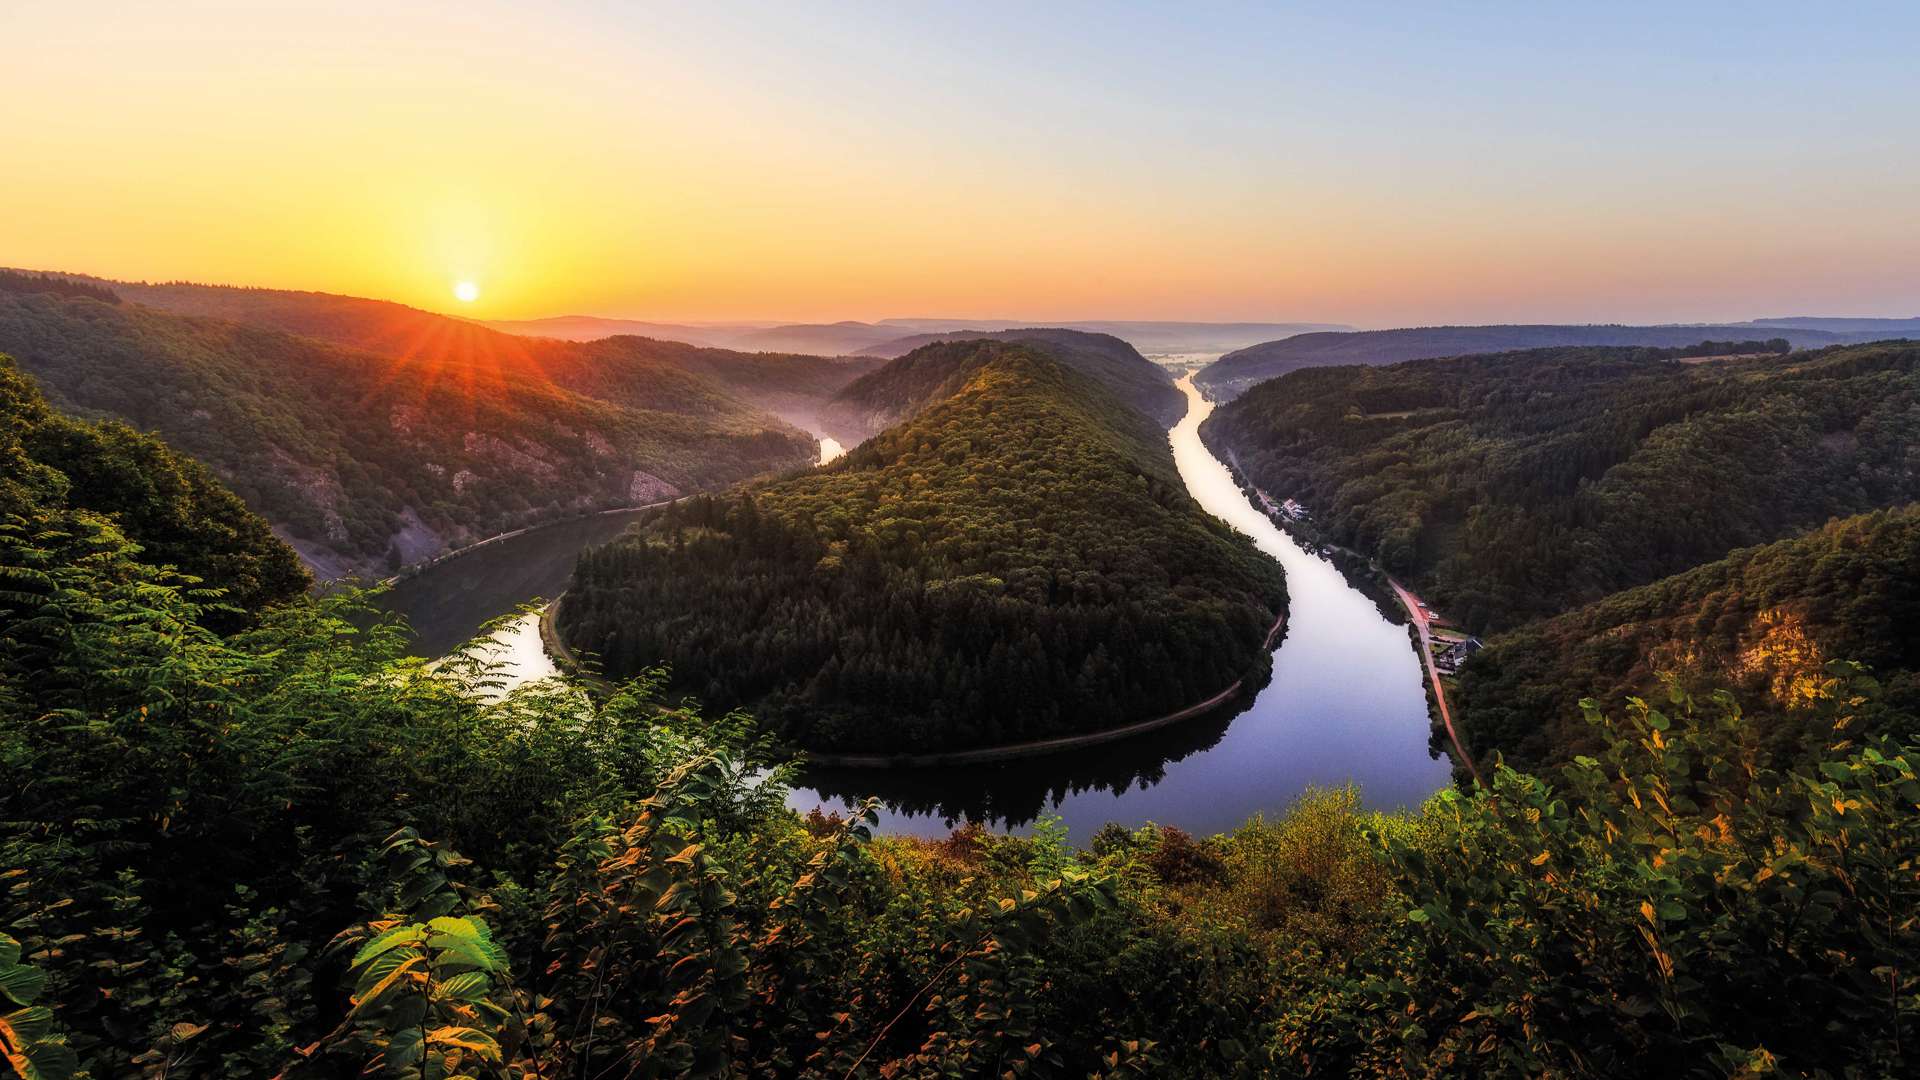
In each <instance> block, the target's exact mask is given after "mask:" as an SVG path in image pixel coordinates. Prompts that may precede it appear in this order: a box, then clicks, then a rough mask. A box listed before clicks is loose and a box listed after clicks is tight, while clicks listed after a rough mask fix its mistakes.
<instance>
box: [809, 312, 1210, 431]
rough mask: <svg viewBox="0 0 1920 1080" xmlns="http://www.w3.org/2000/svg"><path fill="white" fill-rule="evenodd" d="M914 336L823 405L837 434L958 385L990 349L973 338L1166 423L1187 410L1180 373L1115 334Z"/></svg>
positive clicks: (889, 422) (870, 425) (890, 419)
mask: <svg viewBox="0 0 1920 1080" xmlns="http://www.w3.org/2000/svg"><path fill="white" fill-rule="evenodd" d="M907 341H910V342H914V343H915V344H914V345H913V346H912V347H911V351H907V350H902V351H903V352H905V355H901V354H900V353H892V352H889V353H888V355H891V356H893V357H895V359H893V360H892V361H891V362H889V363H888V364H887V365H886V366H885V367H883V368H881V369H880V370H878V371H875V372H873V373H872V374H870V375H867V376H865V377H863V378H861V379H859V380H857V381H855V382H853V383H850V384H848V385H847V387H846V388H845V389H843V390H842V391H840V393H838V394H836V395H835V396H834V397H833V399H832V400H831V401H829V402H827V404H826V405H825V407H823V408H822V410H821V413H820V417H821V421H822V424H823V425H824V426H825V428H826V430H827V431H828V432H829V433H831V434H832V435H833V436H834V437H835V438H838V439H839V440H840V441H842V442H844V443H846V444H848V445H849V446H851V445H856V444H858V443H860V442H861V441H862V440H865V439H867V438H868V437H870V436H873V435H876V434H878V433H880V432H882V431H884V430H886V429H887V428H889V427H892V426H893V425H895V424H897V423H899V422H900V421H902V420H904V419H906V418H908V417H910V416H912V415H914V414H915V413H917V412H919V411H920V410H921V409H924V408H926V407H927V406H928V405H931V404H933V403H934V402H936V401H939V400H940V399H941V398H942V397H944V396H946V395H947V394H949V393H951V392H952V391H953V390H954V389H956V388H958V386H959V385H960V384H961V382H962V381H964V379H965V377H966V374H967V371H966V370H965V369H966V368H967V366H968V365H970V364H976V363H978V362H979V357H980V356H981V355H983V354H979V353H976V352H975V351H974V350H970V349H967V348H965V347H964V343H966V342H970V341H1001V342H1011V343H1016V344H1021V345H1026V346H1029V347H1031V348H1034V349H1037V350H1039V351H1041V352H1044V353H1046V354H1047V355H1048V356H1051V357H1053V358H1054V359H1055V360H1057V361H1059V362H1060V363H1062V364H1064V365H1066V366H1067V367H1069V368H1071V369H1073V370H1075V371H1078V372H1080V373H1081V374H1083V375H1085V376H1087V377H1088V378H1091V379H1093V380H1094V381H1095V382H1098V383H1100V384H1101V385H1102V386H1104V387H1106V388H1107V389H1108V390H1109V391H1110V392H1112V393H1113V394H1114V395H1115V396H1116V397H1118V398H1119V399H1120V400H1121V401H1122V402H1124V403H1126V404H1127V405H1130V406H1132V407H1133V408H1135V409H1137V410H1139V411H1140V412H1142V413H1144V414H1146V415H1147V416H1149V417H1151V418H1152V419H1153V420H1155V421H1157V422H1158V423H1159V424H1160V425H1161V426H1162V427H1172V426H1173V425H1174V424H1176V423H1178V422H1179V421H1180V417H1181V416H1183V415H1184V414H1185V413H1186V408H1187V406H1186V399H1185V398H1184V397H1183V396H1182V395H1181V393H1180V391H1179V390H1177V389H1175V387H1174V385H1173V381H1174V380H1173V376H1172V374H1171V373H1170V372H1168V371H1167V369H1165V368H1163V367H1161V366H1160V365H1159V364H1156V363H1154V362H1153V361H1151V360H1148V359H1147V358H1146V357H1144V356H1141V355H1140V353H1139V350H1137V349H1135V348H1134V347H1133V346H1131V345H1129V344H1127V343H1126V342H1124V341H1122V340H1120V339H1119V338H1117V337H1114V336H1112V335H1111V334H1090V333H1087V332H1085V331H1081V330H1044V329H1043V330H1000V331H993V332H988V333H978V332H973V331H962V332H958V333H953V334H927V335H922V336H921V337H916V338H910V339H907ZM903 344H904V343H903ZM929 345H945V346H947V347H945V348H929V347H928V346H929ZM955 346H959V347H955ZM889 348H891V346H889Z"/></svg>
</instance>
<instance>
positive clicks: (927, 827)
mask: <svg viewBox="0 0 1920 1080" xmlns="http://www.w3.org/2000/svg"><path fill="white" fill-rule="evenodd" d="M1178 385H1179V389H1180V391H1181V393H1182V394H1183V396H1184V398H1185V401H1186V405H1187V410H1188V411H1187V413H1186V415H1185V416H1184V417H1183V418H1182V420H1181V421H1180V423H1179V424H1178V425H1177V426H1175V427H1174V429H1173V430H1172V432H1171V433H1170V435H1171V445H1172V452H1173V458H1174V461H1175V462H1176V464H1177V466H1178V470H1179V476H1180V478H1181V480H1182V481H1183V482H1184V484H1185V487H1186V490H1187V492H1188V494H1190V495H1191V496H1192V497H1193V498H1194V500H1195V501H1196V502H1197V503H1198V504H1199V505H1200V506H1201V507H1202V508H1204V509H1205V510H1206V511H1207V512H1208V513H1210V514H1212V515H1214V516H1215V517H1218V518H1220V519H1221V520H1223V521H1225V522H1227V523H1228V524H1229V525H1231V526H1232V527H1233V528H1235V529H1236V530H1238V531H1239V532H1241V533H1243V534H1245V535H1246V536H1248V537H1251V538H1252V540H1253V543H1254V544H1255V545H1256V546H1257V547H1258V548H1259V549H1260V550H1261V551H1262V552H1264V553H1266V554H1267V555H1269V556H1271V557H1273V558H1274V559H1276V560H1278V561H1279V563H1280V565H1281V566H1282V567H1283V568H1284V569H1285V571H1286V575H1287V593H1288V615H1287V624H1286V627H1285V629H1284V631H1283V634H1282V636H1281V637H1280V639H1279V642H1278V646H1277V648H1276V649H1275V650H1274V654H1273V660H1272V675H1271V677H1270V678H1268V679H1266V680H1264V681H1263V682H1261V683H1258V684H1256V685H1254V686H1252V687H1250V688H1249V689H1248V690H1247V691H1246V692H1244V694H1243V695H1242V696H1241V697H1240V698H1239V699H1238V700H1235V701H1231V702H1228V703H1226V704H1224V705H1222V706H1221V707H1220V708H1219V709H1217V710H1214V711H1213V712H1210V713H1207V714H1203V715H1199V716H1195V717H1192V718H1190V719H1186V720H1182V721H1180V722H1179V723H1177V724H1175V725H1172V726H1169V727H1167V728H1163V729H1161V730H1158V731H1155V732H1151V733H1148V734H1144V735H1137V736H1133V737H1130V738H1128V739H1125V740H1123V741H1119V742H1111V743H1103V744H1101V745H1099V746H1097V747H1089V748H1087V749H1086V750H1083V751H1074V750H1068V751H1063V752H1060V753H1053V754H1047V755H1044V756H1035V757H1030V758H1025V759H1021V760H1013V761H1005V762H1000V763H996V764H992V765H972V766H948V767H930V768H927V767H923V768H885V767H883V768H863V769H832V768H820V767H813V768H809V769H807V770H806V771H804V772H803V773H802V774H801V784H800V786H799V787H796V788H795V789H794V791H793V792H792V793H791V795H790V796H789V798H788V805H789V806H791V807H793V808H794V809H796V810H798V811H801V812H806V811H809V810H814V809H821V810H825V811H835V810H838V811H841V812H845V811H847V810H848V809H849V808H851V807H854V806H857V805H858V804H859V802H860V800H862V799H864V798H866V797H869V796H877V797H879V798H880V800H881V801H882V804H883V809H882V811H881V816H880V820H881V826H882V828H884V829H886V830H888V831H890V832H897V833H901V834H907V835H927V836H934V835H945V833H946V832H947V831H949V830H950V829H952V828H953V827H954V826H955V825H958V824H961V823H965V822H977V823H982V824H986V825H988V826H991V827H995V828H1003V829H1004V828H1016V829H1018V828H1023V827H1025V826H1028V825H1030V824H1031V823H1032V822H1033V821H1034V820H1036V819H1037V818H1039V817H1040V816H1042V815H1050V816H1055V817H1058V818H1059V819H1060V820H1061V822H1062V823H1063V824H1064V825H1065V827H1066V829H1067V830H1068V833H1069V835H1071V836H1072V837H1074V838H1076V839H1078V840H1085V839H1086V838H1087V837H1089V836H1091V835H1092V833H1093V832H1094V831H1095V830H1097V829H1098V828H1099V827H1100V826H1102V825H1104V824H1105V823H1107V822H1118V823H1120V824H1122V825H1125V826H1127V827H1137V826H1139V825H1143V824H1145V823H1146V822H1149V821H1152V822H1158V823H1160V824H1163V825H1171V826H1176V827H1179V828H1183V829H1187V830H1189V831H1192V832H1195V833H1202V834H1204V833H1208V832H1216V831H1220V830H1223V829H1228V828H1231V827H1233V826H1234V825H1236V824H1237V823H1239V822H1241V821H1243V820H1245V819H1247V818H1248V817H1250V816H1252V815H1254V814H1257V813H1266V814H1275V813H1278V812H1280V811H1282V810H1284V809H1285V808H1286V807H1287V806H1288V805H1289V804H1290V803H1291V802H1292V801H1293V799H1294V798H1295V797H1296V796H1297V794H1298V793H1299V792H1302V791H1306V790H1309V789H1313V788H1336V787H1341V786H1344V785H1347V784H1352V785H1354V786H1355V787H1356V788H1357V789H1358V790H1359V792H1360V794H1361V796H1362V797H1363V798H1364V799H1365V800H1366V805H1368V806H1372V807H1377V808H1380V809H1397V808H1400V809H1404V808H1410V807H1413V806H1417V805H1418V804H1419V803H1420V802H1421V801H1423V800H1424V799H1425V798H1426V797H1427V796H1428V795H1430V794H1432V793H1433V792H1434V791H1435V790H1437V789H1438V788H1440V787H1442V786H1443V785H1445V784H1446V782H1447V777H1448V773H1449V771H1450V765H1449V762H1448V760H1447V759H1446V758H1444V757H1442V758H1436V757H1435V756H1434V754H1433V752H1432V751H1431V750H1430V749H1429V725H1428V719H1427V705H1426V696H1425V691H1424V689H1423V686H1424V684H1423V682H1422V675H1421V672H1420V667H1419V660H1418V658H1417V656H1416V654H1415V652H1414V650H1413V647H1412V644H1411V642H1410V640H1409V638H1408V633H1407V627H1406V625H1405V624H1404V623H1403V622H1399V621H1397V616H1398V613H1397V612H1395V616H1396V618H1389V617H1387V616H1386V615H1384V614H1383V613H1382V612H1381V610H1380V608H1379V607H1378V606H1377V605H1376V604H1375V603H1374V602H1373V601H1372V600H1370V599H1368V598H1367V597H1366V596H1365V595H1363V594H1362V593H1360V592H1358V591H1356V590H1355V589H1354V588H1353V587H1352V586H1351V585H1350V584H1348V582H1347V581H1346V579H1345V577H1344V576H1343V575H1342V574H1341V572H1340V571H1339V570H1338V569H1336V568H1335V567H1334V566H1333V565H1332V564H1331V563H1329V562H1327V561H1326V560H1325V559H1323V558H1321V557H1319V556H1318V555H1315V554H1312V553H1309V552H1308V551H1306V550H1305V549H1304V548H1302V547H1301V545H1300V544H1299V543H1298V542H1297V541H1296V540H1294V539H1293V538H1292V537H1291V536H1289V535H1288V534H1286V533H1285V532H1283V531H1281V530H1280V529H1278V528H1276V527H1275V526H1274V525H1273V524H1272V523H1271V522H1270V521H1268V520H1267V519H1266V517H1265V516H1264V515H1262V514H1261V513H1260V512H1259V511H1258V510H1256V509H1255V508H1254V507H1253V506H1252V505H1251V504H1250V503H1249V502H1248V501H1247V497H1246V495H1245V494H1243V493H1242V492H1241V491H1240V489H1239V488H1238V486H1237V485H1235V483H1234V482H1233V479H1232V477H1231V475H1230V474H1229V473H1228V471H1227V469H1226V467H1225V466H1224V465H1223V464H1222V463H1221V462H1220V461H1219V460H1217V459H1216V458H1214V457H1213V455H1212V453H1211V452H1210V451H1208V450H1207V448H1206V447H1205V446H1204V445H1202V443H1201V441H1200V438H1199V427H1200V424H1201V422H1202V421H1204V420H1205V419H1206V418H1207V416H1208V415H1209V414H1210V413H1211V411H1212V409H1213V406H1212V404H1211V403H1209V402H1208V401H1207V400H1206V399H1205V397H1203V396H1202V395H1201V394H1200V393H1199V391H1198V390H1197V389H1196V388H1195V387H1194V385H1193V380H1192V378H1191V377H1190V376H1189V377H1187V378H1184V379H1182V380H1181V381H1180V383H1179V384H1178ZM623 526H624V521H623V520H622V519H619V518H608V519H605V520H602V521H597V522H594V523H592V524H582V525H573V524H568V525H560V526H550V527H548V528H546V529H542V530H536V531H535V532H533V533H529V534H527V535H525V536H522V537H516V538H514V539H513V540H510V541H506V542H503V543H502V544H501V545H498V546H497V547H495V546H490V548H489V549H483V550H481V551H478V552H475V553H473V555H471V556H463V557H461V558H459V559H454V560H449V561H448V562H447V563H446V564H443V565H441V566H437V567H434V568H433V569H430V570H428V571H426V572H425V573H423V574H421V575H419V576H418V577H415V578H412V579H409V580H408V581H406V582H403V583H402V584H401V586H399V587H398V588H397V589H396V590H395V591H394V593H393V594H391V595H390V596H389V597H388V599H387V601H386V603H387V606H389V607H390V608H391V609H392V610H394V611H396V612H397V613H399V614H401V615H403V616H405V617H406V618H407V620H408V621H409V623H410V624H411V625H412V626H413V627H414V629H415V631H416V633H417V634H418V635H419V636H418V638H417V645H416V648H417V649H419V650H420V654H421V655H424V656H438V655H440V654H442V653H444V652H445V651H447V650H448V649H451V648H453V647H454V646H455V645H457V644H460V643H462V642H464V641H465V640H466V639H467V638H468V637H469V636H471V635H473V634H474V633H476V632H478V631H479V629H480V627H481V626H482V625H483V624H484V623H485V622H487V621H488V620H490V619H493V618H495V617H498V616H501V615H505V614H507V613H509V612H512V611H514V610H515V609H516V608H518V607H519V606H520V605H522V604H524V603H527V602H529V601H531V600H534V599H536V598H541V597H546V598H551V597H552V596H554V595H556V594H557V593H558V592H559V591H560V590H561V589H562V588H564V587H565V583H566V577H567V574H568V572H569V571H570V570H571V569H572V562H573V559H574V557H575V556H576V555H577V554H578V553H579V552H580V550H581V549H582V548H583V547H585V546H587V545H590V544H596V543H604V542H606V541H607V540H610V539H612V538H613V537H614V536H616V535H617V534H618V532H619V531H620V529H621V528H622V527H623ZM468 560H472V561H471V562H469V561H468ZM489 649H490V650H491V651H492V653H493V655H494V656H495V657H497V659H498V660H499V661H500V662H501V663H502V664H504V665H507V669H506V670H505V671H503V675H505V676H506V677H507V678H508V679H509V680H510V681H515V682H518V681H522V680H525V679H528V678H537V677H541V676H544V675H546V674H548V673H549V672H550V671H551V670H552V666H551V663H550V662H549V661H547V660H546V658H545V656H544V654H543V653H542V652H541V650H540V646H539V629H538V626H537V621H536V620H534V619H532V618H530V617H521V618H519V619H517V620H515V621H514V622H513V623H512V624H511V626H510V627H508V628H507V629H506V630H504V631H503V632H501V633H499V634H496V635H495V636H494V637H493V638H491V639H489Z"/></svg>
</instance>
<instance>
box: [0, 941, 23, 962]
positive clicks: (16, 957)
mask: <svg viewBox="0 0 1920 1080" xmlns="http://www.w3.org/2000/svg"><path fill="white" fill-rule="evenodd" d="M19 962H20V943H19V942H17V941H15V940H13V939H12V938H10V937H8V936H7V935H5V934H0V969H5V968H10V967H12V966H13V965H15V964H17V963H19Z"/></svg>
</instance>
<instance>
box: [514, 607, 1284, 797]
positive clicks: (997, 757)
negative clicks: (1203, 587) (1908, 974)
mask: <svg viewBox="0 0 1920 1080" xmlns="http://www.w3.org/2000/svg"><path fill="white" fill-rule="evenodd" d="M566 596H567V594H566V593H564V592H563V593H561V594H560V595H559V596H556V597H554V598H553V602H552V603H550V604H548V605H547V606H546V607H545V608H544V609H542V610H541V612H540V644H541V646H542V647H543V648H545V649H546V650H547V655H548V656H551V657H552V658H553V659H554V661H555V662H556V663H558V664H559V665H560V667H561V669H562V670H564V671H566V672H568V673H569V674H572V675H574V676H576V677H578V678H580V679H581V680H582V681H584V682H587V683H588V684H589V685H591V686H593V687H594V688H595V689H598V690H602V691H611V690H612V689H613V684H612V683H610V682H608V681H607V680H606V679H603V678H601V677H600V676H598V675H594V674H591V673H589V672H587V671H586V669H585V668H584V667H582V665H581V663H580V658H579V656H578V655H577V654H576V653H575V652H574V651H573V649H572V648H571V647H569V646H568V645H567V643H566V640H565V639H564V638H562V637H561V636H560V629H559V626H558V622H559V618H560V605H561V603H562V602H564V601H565V600H566ZM1286 625H1287V616H1286V613H1285V612H1281V613H1280V616H1279V617H1278V618H1276V619H1274V620H1273V625H1272V626H1270V627H1268V628H1267V636H1266V638H1265V639H1264V640H1263V641H1262V642H1261V651H1262V652H1265V653H1271V652H1272V651H1273V646H1274V639H1275V638H1277V637H1278V636H1279V635H1280V631H1281V630H1283V629H1285V627H1286ZM1246 682H1247V680H1246V679H1245V678H1239V679H1235V680H1234V681H1233V684H1232V685H1231V686H1228V687H1227V688H1226V689H1224V690H1222V691H1220V692H1219V693H1217V694H1215V695H1213V696H1212V697H1210V698H1207V699H1206V700H1205V701H1197V702H1195V703H1193V704H1192V705H1189V706H1187V707H1186V708H1184V709H1178V710H1175V711H1174V712H1170V713H1168V714H1166V715H1165V716H1156V717H1153V718H1152V719H1148V720H1137V721H1135V722H1133V723H1131V724H1122V725H1121V726H1119V727H1115V728H1104V729H1102V730H1100V731H1089V732H1085V733H1083V734H1078V735H1057V736H1054V737H1053V738H1048V739H1034V740H1031V741H1028V742H1020V743H1005V744H1002V745H999V746H983V747H978V748H976V749H972V750H948V751H941V752H933V753H920V754H914V753H895V754H829V753H814V752H812V751H803V752H802V753H801V754H800V757H801V758H802V759H804V760H805V761H806V762H807V763H808V764H810V765H818V766H821V767H823V768H830V769H900V768H905V769H936V768H948V767H953V766H960V765H989V764H993V763H995V762H1002V761H1015V760H1018V759H1021V758H1032V757H1041V756H1044V755H1047V754H1057V753H1062V752H1064V751H1068V750H1082V749H1085V748H1087V747H1089V746H1099V745H1101V744H1103V743H1110V742H1115V741H1117V740H1120V739H1126V738H1131V737H1133V736H1135V735H1144V734H1146V733H1147V732H1150V731H1159V730H1161V729H1162V728H1165V727H1168V726H1169V725H1172V724H1177V723H1179V722H1180V721H1182V720H1191V719H1193V718H1194V717H1196V716H1204V715H1205V714H1207V713H1209V712H1212V711H1213V710H1214V709H1217V708H1219V707H1220V706H1222V705H1225V704H1226V703H1227V702H1229V701H1232V700H1233V699H1234V697H1235V696H1236V695H1237V694H1239V693H1240V691H1241V690H1242V688H1244V687H1245V686H1246Z"/></svg>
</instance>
